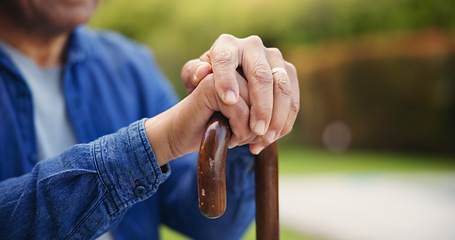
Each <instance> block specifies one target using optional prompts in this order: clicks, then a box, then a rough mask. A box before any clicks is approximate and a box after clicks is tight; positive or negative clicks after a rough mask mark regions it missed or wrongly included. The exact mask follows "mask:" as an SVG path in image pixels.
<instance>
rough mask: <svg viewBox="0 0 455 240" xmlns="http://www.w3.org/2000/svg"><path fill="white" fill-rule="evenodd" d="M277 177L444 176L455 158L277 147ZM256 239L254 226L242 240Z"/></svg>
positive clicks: (295, 237) (294, 238) (176, 238)
mask: <svg viewBox="0 0 455 240" xmlns="http://www.w3.org/2000/svg"><path fill="white" fill-rule="evenodd" d="M279 158H280V162H279V173H280V174H281V175H287V174H318V173H357V172H362V173H364V172H374V173H382V172H383V173H390V172H444V171H455V158H454V157H450V156H431V155H423V154H409V153H408V154H406V153H386V152H372V151H348V152H344V153H332V152H328V151H324V150H321V149H309V148H300V147H289V146H285V147H283V146H280V148H279ZM161 238H162V239H164V240H167V239H171V240H186V239H189V238H187V237H185V236H183V235H181V234H179V233H177V232H175V231H173V230H171V229H169V228H167V227H165V226H162V227H161ZM280 238H281V239H284V240H319V239H317V238H313V237H311V236H305V235H302V234H300V233H296V232H294V231H292V230H290V229H287V228H286V227H285V226H281V227H280ZM253 239H256V229H255V225H254V224H252V225H251V227H250V228H249V229H248V231H247V232H246V234H245V236H244V237H243V238H242V240H253Z"/></svg>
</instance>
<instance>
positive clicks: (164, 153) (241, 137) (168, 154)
mask: <svg viewBox="0 0 455 240" xmlns="http://www.w3.org/2000/svg"><path fill="white" fill-rule="evenodd" d="M237 76H238V77H237V84H238V85H239V86H240V87H241V88H242V89H245V90H246V89H247V86H246V84H247V83H246V81H245V80H244V79H243V78H242V77H241V76H240V75H239V74H238V75H237ZM245 99H248V92H247V91H244V90H242V91H240V97H239V99H238V101H237V102H236V103H234V104H225V103H224V102H223V101H221V99H220V98H219V97H218V95H217V93H216V91H215V82H214V75H213V74H209V75H207V76H206V77H205V78H204V79H203V80H202V81H200V83H199V85H198V87H197V88H196V89H195V90H194V91H193V92H192V93H191V94H190V95H189V96H187V97H186V98H185V99H183V100H182V101H180V102H179V103H177V104H176V105H175V106H173V107H172V108H170V109H168V110H167V111H165V112H163V113H161V114H159V115H158V116H155V117H153V118H150V119H148V120H147V121H146V122H145V132H146V134H147V138H148V141H149V143H150V145H151V147H152V149H153V151H154V153H155V157H156V159H157V161H158V163H159V164H160V166H162V165H164V164H166V163H167V162H169V161H171V160H173V159H175V158H178V157H181V156H183V155H185V154H188V153H191V152H194V151H197V150H198V149H199V145H200V143H201V139H202V134H203V133H204V130H205V128H206V125H207V122H208V120H209V118H210V117H211V116H212V115H213V113H215V112H217V111H219V112H221V113H222V114H223V115H224V116H226V117H227V118H228V119H229V124H230V126H231V129H232V133H233V135H232V138H231V141H233V142H243V141H247V139H249V138H251V136H252V135H253V134H252V132H251V130H250V128H249V125H248V119H249V112H250V111H249V106H248V102H247V101H246V100H245Z"/></svg>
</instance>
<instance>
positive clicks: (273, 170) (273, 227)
mask: <svg viewBox="0 0 455 240" xmlns="http://www.w3.org/2000/svg"><path fill="white" fill-rule="evenodd" d="M231 134H232V132H231V129H230V127H229V121H228V119H226V118H225V117H224V116H223V115H222V114H221V113H215V114H214V115H213V116H212V117H211V118H210V120H209V123H208V124H207V129H206V131H205V134H204V136H203V138H202V142H201V147H200V149H199V158H198V191H199V209H200V210H201V213H202V214H203V215H204V216H206V217H208V218H218V217H220V216H221V215H223V213H224V212H225V210H226V173H225V165H226V153H227V147H228V143H229V140H230V137H231ZM254 164H255V181H256V183H255V184H256V187H255V191H256V238H257V239H259V240H277V239H279V238H280V236H279V235H280V229H279V217H278V150H277V146H276V143H272V144H270V145H269V146H268V147H267V148H265V149H264V150H263V151H262V152H261V153H260V154H259V155H257V156H255V161H254Z"/></svg>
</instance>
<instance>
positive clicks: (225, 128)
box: [197, 113, 232, 218]
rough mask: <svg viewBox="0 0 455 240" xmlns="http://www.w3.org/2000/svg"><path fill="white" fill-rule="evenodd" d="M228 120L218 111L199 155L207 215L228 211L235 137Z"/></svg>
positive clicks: (201, 191) (200, 186) (202, 198)
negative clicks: (228, 174) (230, 151)
mask: <svg viewBox="0 0 455 240" xmlns="http://www.w3.org/2000/svg"><path fill="white" fill-rule="evenodd" d="M231 134H232V132H231V129H230V127H229V122H228V120H227V119H226V118H225V117H224V116H223V115H221V113H215V114H214V115H213V116H212V117H211V118H210V120H209V122H208V124H207V129H206V131H205V134H204V136H203V138H202V142H201V147H200V149H199V158H198V167H197V168H198V191H199V209H200V210H201V213H202V214H203V215H204V216H206V217H207V218H218V217H220V216H221V215H223V213H224V211H225V210H226V173H225V166H226V152H227V147H228V143H229V140H230V138H231Z"/></svg>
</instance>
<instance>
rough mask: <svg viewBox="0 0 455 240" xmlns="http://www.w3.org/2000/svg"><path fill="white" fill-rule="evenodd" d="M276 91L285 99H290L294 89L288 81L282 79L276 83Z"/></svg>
mask: <svg viewBox="0 0 455 240" xmlns="http://www.w3.org/2000/svg"><path fill="white" fill-rule="evenodd" d="M275 86H276V89H277V92H278V93H279V94H281V95H282V96H285V97H290V96H291V95H292V87H291V85H290V83H289V81H287V80H286V79H281V80H278V81H276V84H275Z"/></svg>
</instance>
